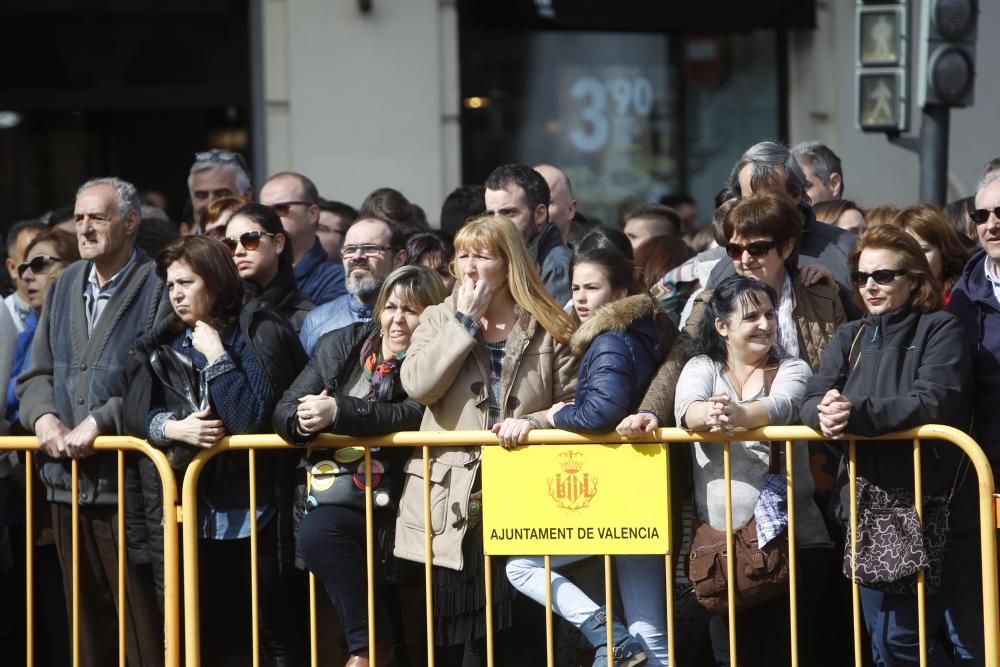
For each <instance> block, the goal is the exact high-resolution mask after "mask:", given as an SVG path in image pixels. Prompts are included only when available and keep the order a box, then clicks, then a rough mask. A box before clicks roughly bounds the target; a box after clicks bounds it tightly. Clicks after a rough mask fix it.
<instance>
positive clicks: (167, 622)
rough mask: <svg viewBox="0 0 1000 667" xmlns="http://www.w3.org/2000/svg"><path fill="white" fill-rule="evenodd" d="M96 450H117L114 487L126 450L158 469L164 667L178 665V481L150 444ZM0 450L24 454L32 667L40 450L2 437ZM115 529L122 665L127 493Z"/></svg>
mask: <svg viewBox="0 0 1000 667" xmlns="http://www.w3.org/2000/svg"><path fill="white" fill-rule="evenodd" d="M94 449H95V451H97V452H117V455H118V463H117V465H118V467H117V488H118V489H119V490H121V489H124V488H125V452H137V453H139V454H142V455H144V456H146V457H148V458H149V459H150V460H151V461H152V462H153V465H154V466H155V467H156V470H157V473H158V474H159V477H160V483H161V485H162V487H163V559H164V595H163V599H164V619H163V636H164V654H163V656H164V660H163V662H164V665H165V666H166V667H178V665H180V643H181V639H180V584H179V570H180V560H179V558H180V551H179V548H178V535H177V523H178V521H179V520H180V517H179V514H178V511H179V507H178V504H177V483H176V481H175V479H174V474H173V470H172V469H171V468H170V464H169V463H168V462H167V458H166V456H164V454H163V452H161V451H160V450H158V449H156V448H155V447H153V446H151V445H149V444H148V443H147V442H145V441H144V440H140V439H138V438H132V437H128V436H102V437H99V438H97V441H96V442H95V444H94ZM0 451H4V452H8V451H23V452H24V466H25V469H26V473H25V477H24V479H25V490H24V496H25V503H24V505H25V510H24V511H25V540H24V543H25V578H24V579H25V581H24V585H25V598H26V605H25V626H26V633H25V635H26V636H25V642H26V646H25V651H26V656H27V660H26V663H25V664H26V665H28V666H29V667H31V665H34V664H35V641H34V640H35V626H34V583H35V571H34V531H33V527H34V524H35V517H34V504H33V495H34V493H35V486H34V484H35V480H34V478H33V474H32V468H33V466H34V458H35V457H34V452H36V451H40V449H39V446H38V441H37V439H36V438H35V437H34V436H5V437H0ZM70 468H71V474H72V496H73V502H72V510H71V511H72V524H73V527H72V543H71V544H72V546H71V563H72V565H71V567H72V573H73V577H72V579H73V586H72V592H71V604H70V618H69V621H70V646H71V656H72V662H73V665H74V667H76V666H77V665H79V662H80V626H79V620H80V619H79V616H80V613H79V601H80V591H79V568H80V558H79V508H80V505H79V492H78V491H79V489H78V479H79V478H78V462H77V460H75V459H74V460H72V461H71V464H70ZM117 531H118V536H119V539H118V572H117V574H118V577H117V593H118V600H119V604H118V664H119V665H121V666H122V667H124V665H125V664H126V657H125V633H126V619H125V609H126V608H125V604H124V600H125V599H126V596H127V595H128V591H127V590H126V586H125V579H126V567H127V558H126V540H125V534H126V532H125V494H124V493H119V494H118V506H117Z"/></svg>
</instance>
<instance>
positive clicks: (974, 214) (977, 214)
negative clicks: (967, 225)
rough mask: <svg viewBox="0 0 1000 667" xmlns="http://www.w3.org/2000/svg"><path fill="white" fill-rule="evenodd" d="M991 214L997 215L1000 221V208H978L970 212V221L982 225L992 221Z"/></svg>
mask: <svg viewBox="0 0 1000 667" xmlns="http://www.w3.org/2000/svg"><path fill="white" fill-rule="evenodd" d="M990 213H992V214H993V215H995V216H996V217H997V219H998V220H1000V206H997V207H996V208H977V209H970V210H969V219H970V220H972V221H973V222H974V223H976V224H977V225H981V224H983V223H984V222H986V221H987V220H989V219H990Z"/></svg>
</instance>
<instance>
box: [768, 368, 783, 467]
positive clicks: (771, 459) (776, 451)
mask: <svg viewBox="0 0 1000 667" xmlns="http://www.w3.org/2000/svg"><path fill="white" fill-rule="evenodd" d="M780 365H781V363H780V362H779V361H778V359H777V358H775V356H774V355H771V356H769V357H768V359H767V366H765V367H764V396H770V395H771V385H773V384H774V378H775V377H777V375H778V367H779V366H780ZM768 447H769V449H770V451H769V453H768V472H769V473H771V474H777V473H778V472H779V471H780V462H781V450H782V447H783V445H781V444H778V443H776V442H775V441H774V440H771V441H770V442H769V443H768Z"/></svg>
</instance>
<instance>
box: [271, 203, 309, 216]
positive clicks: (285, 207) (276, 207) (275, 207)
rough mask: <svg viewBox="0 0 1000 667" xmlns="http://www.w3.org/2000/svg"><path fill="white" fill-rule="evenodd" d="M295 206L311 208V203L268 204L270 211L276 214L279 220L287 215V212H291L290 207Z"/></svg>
mask: <svg viewBox="0 0 1000 667" xmlns="http://www.w3.org/2000/svg"><path fill="white" fill-rule="evenodd" d="M296 204H298V205H301V206H312V205H313V202H311V201H279V202H276V203H274V204H269V206H270V207H271V210H272V211H274V212H275V213H277V214H278V217H279V218H283V217H285V216H286V215H288V212H289V211H290V210H292V207H293V206H295V205H296Z"/></svg>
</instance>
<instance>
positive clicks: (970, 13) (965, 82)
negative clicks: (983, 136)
mask: <svg viewBox="0 0 1000 667" xmlns="http://www.w3.org/2000/svg"><path fill="white" fill-rule="evenodd" d="M978 15H979V6H978V2H977V0H923V2H921V10H920V56H919V67H918V72H917V80H916V88H917V105H918V106H920V107H925V106H927V105H941V106H948V107H965V106H970V105H971V104H972V102H973V99H974V89H975V86H974V85H973V84H974V81H975V75H976V27H977V26H976V24H977V22H978V18H979V17H978Z"/></svg>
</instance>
